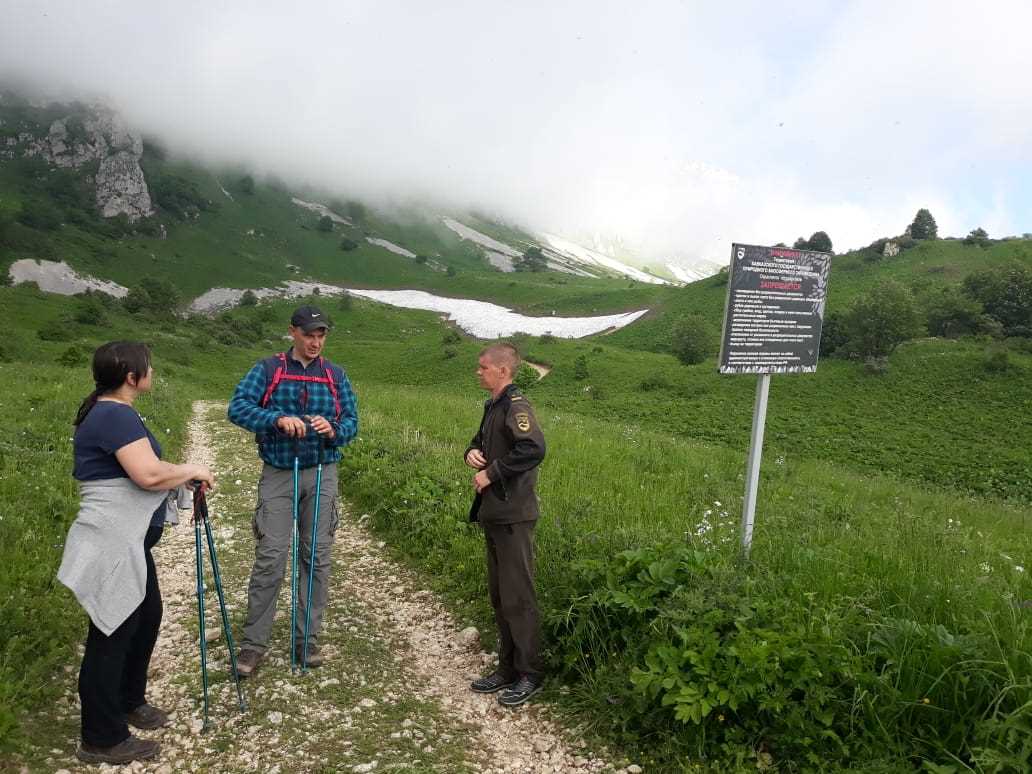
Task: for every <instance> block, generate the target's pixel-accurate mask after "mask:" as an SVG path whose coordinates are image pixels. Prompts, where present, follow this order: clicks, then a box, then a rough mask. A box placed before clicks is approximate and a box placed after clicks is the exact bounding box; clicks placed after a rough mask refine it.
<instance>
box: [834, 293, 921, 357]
mask: <svg viewBox="0 0 1032 774" xmlns="http://www.w3.org/2000/svg"><path fill="white" fill-rule="evenodd" d="M843 327H844V333H845V336H846V339H847V343H846V344H845V346H844V347H843V348H844V349H845V350H846V352H847V354H849V355H851V356H856V357H861V358H864V359H867V358H871V357H886V356H888V355H890V354H892V352H893V350H895V349H896V347H898V346H899V345H900V344H901V343H903V342H904V341H907V340H909V339H912V338H915V337H917V336H919V335H920V334H921V333H922V326H921V319H920V315H919V313H918V309H917V304H916V302H915V301H914V296H913V294H912V293H911V292H910V290H909V289H908V288H906V287H904V286H903V285H900V284H899V283H898V282H894V281H892V280H888V281H885V282H882V283H881V284H880V285H878V286H877V287H875V288H874V289H872V290H870V291H869V292H867V293H865V294H864V295H862V296H860V297H858V298H857V299H856V300H855V301H853V304H852V305H851V306H850V307H849V310H848V311H847V312H846V314H845V316H844V320H843Z"/></svg>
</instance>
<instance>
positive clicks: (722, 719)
mask: <svg viewBox="0 0 1032 774" xmlns="http://www.w3.org/2000/svg"><path fill="white" fill-rule="evenodd" d="M717 720H719V721H720V722H721V723H723V722H724V716H723V715H717Z"/></svg>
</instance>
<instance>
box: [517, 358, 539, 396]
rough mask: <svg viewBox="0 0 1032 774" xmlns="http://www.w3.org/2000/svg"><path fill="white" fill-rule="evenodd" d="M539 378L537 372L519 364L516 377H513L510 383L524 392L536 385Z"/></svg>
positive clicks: (524, 364)
mask: <svg viewBox="0 0 1032 774" xmlns="http://www.w3.org/2000/svg"><path fill="white" fill-rule="evenodd" d="M539 378H540V377H539V375H538V372H537V371H535V370H534V369H533V368H531V367H530V366H529V365H527V364H526V363H520V367H519V368H518V369H517V371H516V376H515V377H513V380H512V382H513V384H515V385H516V386H517V387H519V388H520V389H521V390H523V391H524V392H526V391H527V390H529V389H530V388H531V387H533V386H534V385H535V384H537V383H538V380H539Z"/></svg>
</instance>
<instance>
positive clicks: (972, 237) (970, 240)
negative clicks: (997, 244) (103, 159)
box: [964, 228, 989, 247]
mask: <svg viewBox="0 0 1032 774" xmlns="http://www.w3.org/2000/svg"><path fill="white" fill-rule="evenodd" d="M964 244H966V245H978V246H979V247H985V246H986V245H988V244H989V233H988V232H987V231H986V230H985V229H984V228H975V229H972V230H971V231H969V232H968V235H967V236H966V237H964Z"/></svg>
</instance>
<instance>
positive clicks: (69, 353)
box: [57, 344, 92, 368]
mask: <svg viewBox="0 0 1032 774" xmlns="http://www.w3.org/2000/svg"><path fill="white" fill-rule="evenodd" d="M91 355H92V352H91V351H90V350H89V349H87V348H86V347H84V346H82V345H81V344H72V345H71V346H70V347H68V349H66V350H65V351H64V352H62V353H61V354H60V355H58V356H57V362H58V364H59V365H63V366H67V367H69V368H74V367H75V366H79V365H83V364H85V363H87V362H89V360H90V356H91Z"/></svg>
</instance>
